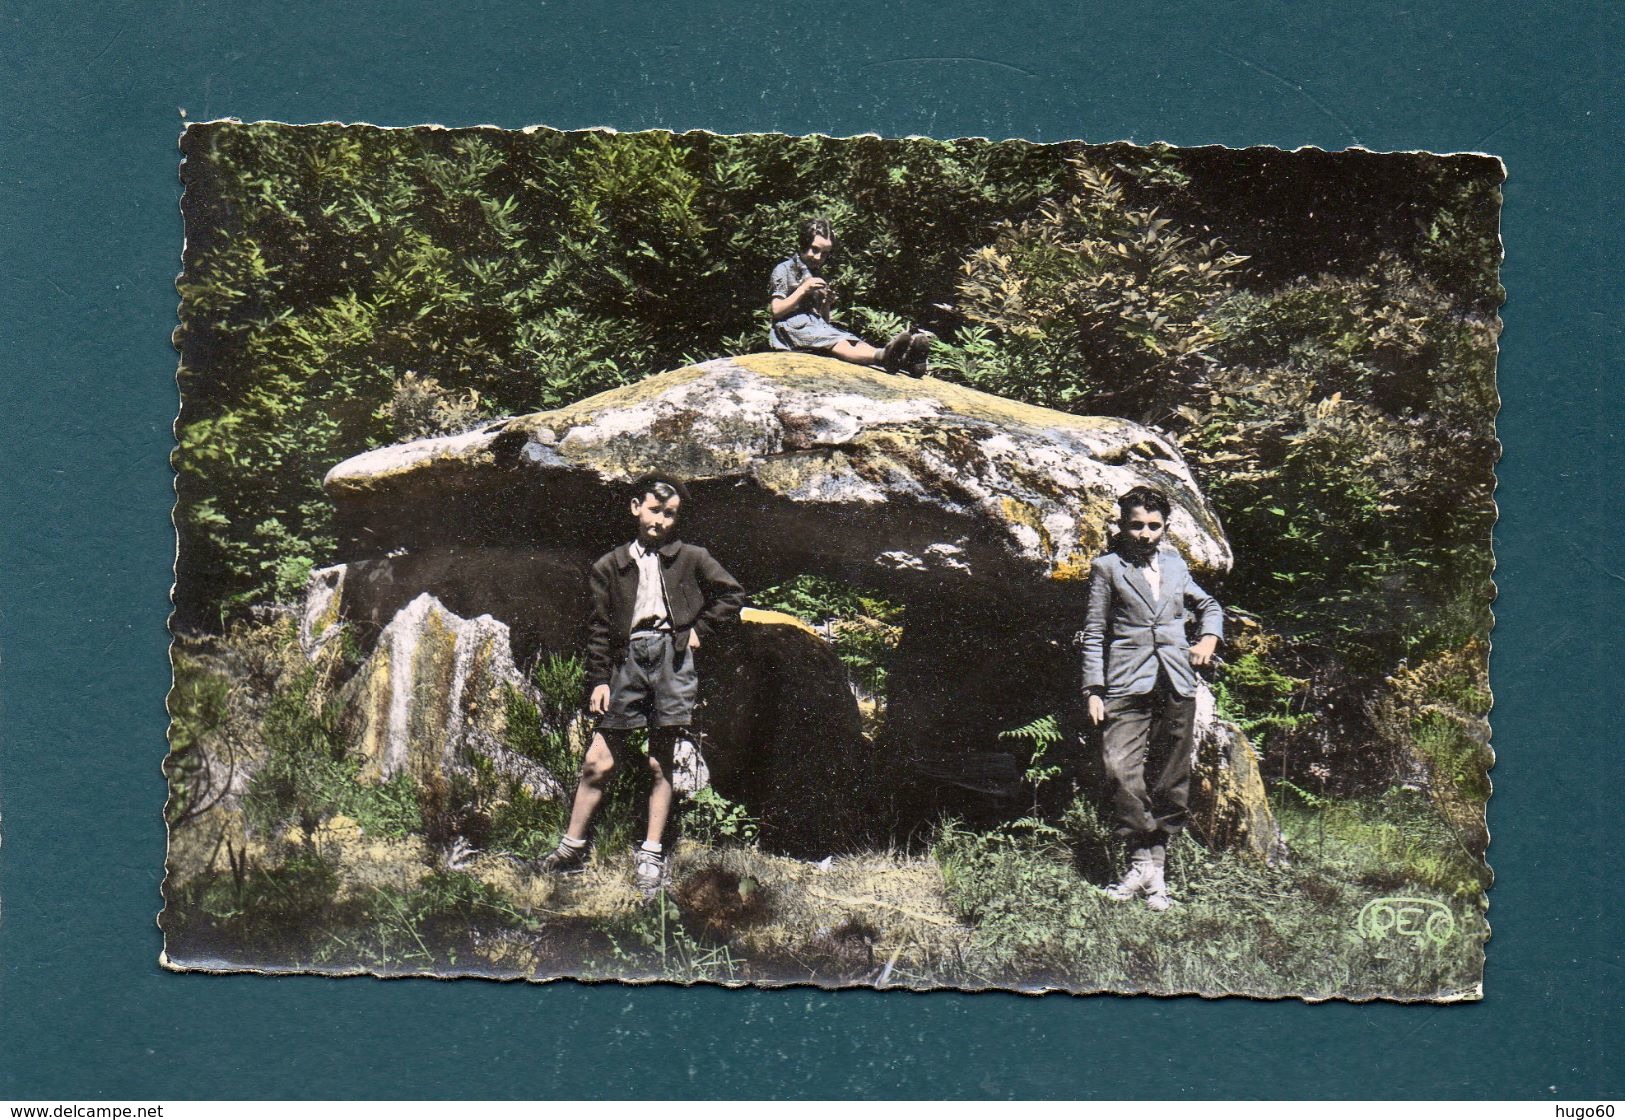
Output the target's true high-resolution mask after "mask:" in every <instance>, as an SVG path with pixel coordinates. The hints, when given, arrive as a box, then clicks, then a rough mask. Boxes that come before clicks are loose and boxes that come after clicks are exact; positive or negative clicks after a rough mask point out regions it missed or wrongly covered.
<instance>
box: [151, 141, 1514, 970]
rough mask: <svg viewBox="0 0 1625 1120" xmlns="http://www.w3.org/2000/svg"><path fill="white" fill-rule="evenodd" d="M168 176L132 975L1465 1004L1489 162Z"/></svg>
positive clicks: (467, 149)
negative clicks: (160, 674)
mask: <svg viewBox="0 0 1625 1120" xmlns="http://www.w3.org/2000/svg"><path fill="white" fill-rule="evenodd" d="M181 147H182V152H183V156H184V162H183V164H182V171H181V174H182V178H183V180H184V185H185V195H184V201H183V208H184V213H185V227H186V245H185V252H184V271H183V274H182V276H181V278H180V281H179V290H180V296H181V305H180V328H179V331H178V332H177V336H176V337H177V345H178V347H179V350H180V354H181V362H180V372H179V381H180V392H181V408H180V417H179V422H178V424H177V428H176V434H177V444H178V446H177V449H176V451H175V456H174V464H175V468H176V472H177V493H178V501H177V504H176V509H175V523H176V527H177V530H178V537H179V557H178V561H177V565H176V583H175V592H174V597H175V613H174V616H173V636H174V644H173V662H174V687H173V691H172V692H171V694H170V701H169V706H170V713H171V717H172V724H171V732H170V752H169V757H168V763H167V768H166V769H167V773H168V776H169V780H170V788H171V795H170V798H169V802H168V808H167V812H168V824H169V837H170V842H169V858H168V874H167V877H166V880H165V888H164V890H165V908H164V910H163V913H162V916H161V924H162V927H163V930H164V936H165V956H164V959H165V963H166V964H167V965H169V966H170V967H173V968H177V969H204V970H259V971H266V972H321V973H373V974H380V975H404V974H423V975H435V976H486V977H502V978H528V979H538V980H540V979H550V978H557V977H575V978H581V979H592V980H604V979H613V980H623V981H649V980H668V981H708V982H715V983H723V984H756V985H784V984H815V985H822V986H872V987H879V988H904V989H924V988H960V989H979V988H989V987H993V988H1004V989H1012V990H1019V991H1034V992H1036V991H1045V990H1063V991H1071V992H1151V993H1190V992H1194V993H1202V994H1208V995H1220V994H1240V995H1252V996H1296V997H1304V998H1309V999H1325V998H1346V999H1357V1000H1363V999H1372V998H1387V999H1399V1000H1441V1001H1442V1000H1460V999H1474V998H1478V997H1479V996H1480V995H1481V993H1482V986H1481V981H1482V975H1483V960H1484V947H1485V943H1486V941H1487V939H1488V936H1489V927H1488V923H1487V920H1486V913H1487V906H1488V902H1487V898H1488V896H1487V891H1488V887H1489V883H1490V872H1489V868H1488V865H1487V863H1486V858H1485V857H1486V850H1487V846H1488V839H1489V837H1488V832H1487V831H1486V827H1485V808H1486V802H1487V799H1488V796H1489V791H1490V783H1489V777H1488V774H1489V768H1490V764H1491V752H1490V748H1489V728H1488V722H1487V719H1488V712H1489V706H1490V695H1489V688H1488V678H1487V659H1488V648H1489V645H1488V642H1489V631H1490V624H1491V614H1490V608H1491V601H1492V596H1493V587H1492V584H1491V573H1492V556H1491V551H1490V532H1491V527H1492V525H1493V522H1494V518H1495V507H1494V502H1493V492H1494V485H1495V478H1494V466H1495V460H1496V455H1497V448H1498V445H1497V443H1496V438H1495V413H1496V407H1497V396H1496V389H1495V359H1496V339H1497V332H1498V330H1499V320H1498V317H1497V309H1498V307H1499V306H1500V302H1501V289H1500V287H1499V284H1498V280H1497V271H1498V266H1499V261H1500V242H1499V237H1498V219H1499V209H1500V184H1501V182H1502V178H1503V171H1502V167H1501V164H1500V163H1499V161H1497V160H1496V159H1494V158H1492V157H1488V156H1478V155H1455V156H1438V155H1429V154H1425V153H1398V154H1379V153H1372V152H1364V151H1350V152H1337V153H1330V152H1322V151H1309V150H1305V151H1297V152H1283V151H1280V150H1276V149H1247V150H1236V149H1226V148H1218V147H1210V148H1193V149H1179V148H1170V147H1166V146H1150V147H1141V146H1133V145H1128V144H1107V145H1090V144H1083V143H1066V144H1049V145H1041V144H1033V143H1028V142H1023V141H1002V142H992V141H987V140H952V141H942V140H932V139H924V138H909V139H884V138H880V137H874V136H861V137H853V138H848V139H836V138H830V137H823V136H811V137H794V136H783V135H747V136H719V135H714V134H710V133H699V132H695V133H687V134H682V135H673V134H670V133H661V132H647V133H636V134H618V133H615V132H610V131H585V132H573V133H571V132H558V131H553V130H548V129H530V130H525V131H522V132H508V131H501V130H496V129H488V128H487V129H455V130H448V129H441V128H428V127H425V128H409V129H381V128H374V127H370V126H345V125H331V124H330V125H319V126H290V125H283V124H274V123H261V124H243V123H240V122H236V121H217V122H211V123H205V124H199V125H193V126H190V127H188V128H187V129H186V131H185V133H184V136H183V138H182V143H181Z"/></svg>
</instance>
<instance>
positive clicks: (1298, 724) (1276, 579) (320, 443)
mask: <svg viewBox="0 0 1625 1120" xmlns="http://www.w3.org/2000/svg"><path fill="white" fill-rule="evenodd" d="M183 147H184V152H185V156H186V162H185V164H184V168H183V178H184V180H185V184H186V193H185V197H184V209H185V216H186V227H187V238H188V240H187V245H186V250H185V271H184V274H183V278H182V280H181V282H180V285H179V287H180V292H181V297H182V311H181V323H182V325H181V328H180V330H179V332H178V334H177V339H178V344H179V346H180V350H181V354H182V361H181V368H180V373H179V380H180V387H181V393H182V408H181V414H180V420H179V423H178V425H177V435H178V441H179V446H178V448H177V450H176V452H175V459H174V462H175V466H176V469H177V474H178V481H177V488H178V493H179V504H178V506H177V512H176V523H177V527H178V529H179V540H180V560H179V566H178V573H179V575H178V581H177V588H176V592H175V595H176V615H175V625H176V627H177V629H178V630H181V631H183V632H192V631H211V630H216V631H217V630H220V629H223V628H225V627H227V626H228V625H230V624H231V623H232V621H233V620H234V619H237V618H240V617H243V616H245V615H246V614H247V613H249V612H250V611H251V609H252V608H254V607H255V606H257V605H263V604H267V603H272V602H278V601H280V602H288V601H291V600H293V599H294V598H296V597H297V595H298V594H299V593H300V591H301V590H302V588H303V585H304V581H305V577H306V575H307V574H308V572H309V571H310V569H311V567H312V565H313V564H320V563H323V562H325V561H326V560H327V559H328V558H329V557H330V556H331V554H332V550H333V538H332V528H331V508H330V506H329V504H328V502H327V501H326V499H325V498H324V496H323V494H322V492H321V488H320V481H321V477H322V475H323V474H324V473H325V472H326V471H327V469H328V468H329V467H331V466H332V465H333V464H334V463H336V462H338V461H340V460H341V459H344V458H346V457H348V456H350V455H353V454H355V453H357V452H359V451H362V450H364V449H366V448H369V447H373V446H376V445H379V444H381V443H387V442H391V441H393V440H396V439H400V438H408V437H413V436H419V435H425V434H431V433H435V432H447V431H455V430H459V429H460V428H464V427H468V426H471V425H473V424H475V423H478V422H480V421H481V420H483V419H484V418H487V417H489V416H493V415H504V414H513V413H523V412H533V411H537V410H540V409H545V408H551V407H555V406H558V405H561V404H564V403H567V402H570V401H574V400H577V399H579V398H582V397H584V396H587V395H589V394H591V393H595V392H598V391H601V390H603V389H607V388H611V387H614V386H617V385H621V384H625V383H628V382H630V381H635V380H637V379H639V378H642V377H644V376H647V375H650V374H654V373H659V372H662V371H664V370H668V369H671V368H674V367H676V366H679V365H682V364H685V363H687V362H691V361H696V360H703V359H705V358H710V357H715V356H719V355H723V354H731V353H745V352H751V351H758V350H762V349H765V348H766V339H767V333H766V332H767V326H768V320H767V310H766V305H767V277H768V274H769V272H770V270H771V268H772V266H773V264H774V263H775V262H777V261H778V260H781V259H783V258H784V257H785V256H787V255H789V253H790V252H791V251H792V250H793V249H794V248H795V233H794V230H795V226H796V224H797V222H798V221H800V220H801V219H802V218H804V217H807V216H810V215H825V216H828V217H829V218H830V219H831V220H832V221H833V223H834V225H835V228H836V230H837V231H838V234H839V237H840V241H839V244H838V251H837V257H836V262H835V265H834V268H833V270H832V273H831V276H832V280H833V283H834V284H835V286H836V288H837V289H838V292H839V298H840V303H841V306H842V308H843V314H844V318H845V319H846V321H847V322H848V324H849V325H850V326H852V327H853V328H855V329H857V330H858V331H859V332H860V333H864V334H866V335H868V336H870V337H872V338H880V337H882V336H884V335H885V334H886V333H887V332H889V331H890V330H892V329H894V328H895V327H896V326H898V325H900V324H901V323H903V322H917V323H923V324H925V325H928V326H930V327H932V328H933V329H934V330H936V331H937V332H939V334H940V335H941V337H942V340H943V341H942V344H941V345H940V346H939V347H938V349H937V353H936V355H935V357H934V372H935V375H936V376H938V377H941V378H944V379H947V380H953V381H956V382H960V383H963V384H967V385H970V386H973V387H976V388H979V389H985V390H987V391H990V392H995V393H999V394H1001V395H1004V396H1009V397H1014V398H1019V399H1023V400H1028V401H1032V402H1035V403H1039V404H1043V405H1047V406H1050V407H1054V408H1060V409H1065V410H1069V411H1073V412H1079V413H1089V414H1111V415H1120V416H1127V417H1131V418H1134V419H1137V420H1141V421H1144V422H1146V423H1150V424H1153V425H1156V426H1158V427H1159V428H1161V429H1162V430H1164V431H1165V432H1167V433H1168V434H1169V435H1170V436H1171V437H1172V438H1173V439H1175V440H1177V441H1178V443H1179V444H1180V446H1181V447H1182V448H1183V450H1184V453H1185V455H1186V456H1187V458H1188V459H1189V461H1190V462H1191V464H1192V467H1193V469H1194V470H1195V472H1196V475H1197V478H1198V480H1199V482H1200V483H1201V485H1202V486H1203V488H1204V490H1205V491H1206V493H1207V495H1208V497H1209V498H1210V500H1211V501H1212V502H1213V504H1214V506H1215V507H1216V508H1217V510H1218V511H1219V514H1220V516H1221V518H1222V519H1223V521H1224V524H1225V527H1226V530H1227V532H1228V534H1229V537H1230V540H1231V543H1232V545H1233V547H1234V550H1235V554H1236V557H1237V563H1236V567H1235V570H1234V571H1233V572H1232V573H1231V574H1230V576H1229V577H1228V579H1227V580H1225V581H1224V583H1223V585H1222V586H1220V587H1219V588H1218V589H1217V593H1218V594H1219V595H1220V597H1221V600H1222V601H1223V602H1224V603H1225V604H1226V606H1227V608H1228V609H1229V610H1230V611H1231V612H1232V614H1233V615H1234V616H1235V618H1236V619H1237V620H1238V623H1239V624H1238V625H1237V626H1236V627H1235V628H1234V637H1233V640H1232V641H1231V642H1230V643H1229V645H1228V647H1227V650H1226V663H1225V665H1224V667H1223V669H1222V670H1221V673H1220V676H1219V679H1218V681H1217V683H1216V691H1217V693H1218V695H1219V699H1220V702H1221V704H1222V705H1223V707H1224V710H1225V711H1226V713H1227V714H1228V715H1230V716H1231V717H1232V718H1234V719H1236V720H1237V721H1238V722H1240V723H1241V724H1242V725H1243V726H1244V727H1245V728H1246V729H1247V730H1248V731H1249V732H1251V733H1252V735H1253V737H1254V740H1255V742H1257V743H1258V744H1259V745H1260V746H1261V748H1262V750H1263V752H1264V755H1265V761H1266V767H1267V770H1268V772H1269V773H1270V775H1271V777H1272V779H1274V780H1275V782H1276V785H1277V788H1279V789H1290V790H1292V791H1294V793H1295V795H1296V796H1300V797H1301V798H1303V799H1304V800H1305V801H1306V803H1308V804H1310V805H1315V804H1321V803H1324V799H1325V798H1327V797H1328V796H1337V795H1354V794H1359V793H1363V792H1372V791H1380V790H1382V789H1384V788H1387V787H1389V786H1391V785H1394V784H1396V783H1408V784H1411V785H1413V786H1418V785H1419V786H1422V787H1425V788H1427V789H1428V791H1429V792H1430V793H1431V795H1432V796H1433V799H1434V801H1435V803H1436V804H1437V805H1438V807H1439V808H1440V809H1441V810H1443V812H1444V815H1445V817H1446V818H1448V819H1449V820H1450V821H1451V822H1452V825H1453V827H1454V828H1455V829H1456V832H1457V835H1458V837H1459V838H1460V839H1461V840H1462V842H1463V844H1464V846H1465V847H1466V848H1467V849H1468V850H1470V851H1472V852H1473V853H1474V854H1475V855H1476V854H1481V853H1482V850H1483V844H1484V843H1485V840H1486V837H1485V835H1484V833H1483V830H1482V804H1483V799H1484V797H1485V796H1486V795H1487V793H1488V783H1487V769H1488V763H1489V754H1488V748H1487V744H1486V734H1487V732H1486V729H1485V727H1484V724H1483V717H1484V715H1485V713H1486V712H1487V710H1488V704H1489V696H1488V690H1487V677H1486V660H1487V637H1488V632H1489V625H1490V616H1489V607H1490V602H1491V597H1492V592H1493V589H1492V585H1491V583H1490V572H1491V562H1492V560H1491V553H1490V531H1491V526H1492V523H1493V519H1494V506H1493V487H1494V475H1493V467H1494V461H1495V456H1496V452H1497V444H1496V442H1495V438H1494V416H1495V409H1496V400H1497V398H1496V393H1495V387H1494V360H1495V352H1496V346H1495V339H1496V333H1497V330H1498V321H1497V319H1496V315H1495V312H1496V308H1497V307H1498V306H1499V303H1500V299H1501V290H1500V288H1499V286H1498V284H1497V280H1496V271H1497V266H1498V261H1499V256H1500V250H1499V241H1498V237H1497V215H1498V208H1499V183H1500V181H1501V177H1502V176H1501V169H1500V166H1499V164H1498V163H1497V162H1496V161H1494V160H1492V159H1488V158H1485V157H1472V156H1461V157H1450V158H1441V157H1436V156H1428V155H1405V154H1400V155H1378V154H1372V153H1361V152H1351V153H1323V152H1315V151H1302V152H1291V153H1288V152H1281V151H1277V150H1271V149H1250V150H1245V151H1235V150H1229V149H1221V148H1201V149H1172V148H1159V147H1152V148H1138V147H1131V146H1128V145H1107V146H1085V145H1081V144H1062V145H1034V144H1029V143H1025V142H1019V141H1007V142H1002V143H989V142H986V141H953V142H942V141H932V140H923V139H912V140H882V139H879V138H873V137H859V138H855V139H848V140H836V139H830V138H824V137H810V138H792V137H784V136H776V135H758V136H741V137H721V136H714V135H709V134H704V133H689V134H684V135H675V136H674V135H670V134H665V133H639V134H632V135H619V134H613V133H603V132H598V133H569V134H566V133H558V132H551V131H534V132H529V133H506V132H499V131H495V130H460V131H429V130H394V131H389V130H379V129H372V128H351V127H342V126H317V127H298V128H295V127H289V126H283V125H237V124H230V123H224V124H213V125H203V126H193V127H192V128H189V129H188V130H187V133H186V135H185V139H184V141H183ZM815 590H816V589H815ZM829 594H830V595H836V594H838V592H837V591H830V592H829Z"/></svg>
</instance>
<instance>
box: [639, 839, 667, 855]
mask: <svg viewBox="0 0 1625 1120" xmlns="http://www.w3.org/2000/svg"><path fill="white" fill-rule="evenodd" d="M643 850H644V851H646V852H653V853H654V854H655V855H659V854H660V853H661V852H662V851H664V850H665V846H664V845H662V844H656V843H655V842H654V841H652V840H645V841H644V842H643Z"/></svg>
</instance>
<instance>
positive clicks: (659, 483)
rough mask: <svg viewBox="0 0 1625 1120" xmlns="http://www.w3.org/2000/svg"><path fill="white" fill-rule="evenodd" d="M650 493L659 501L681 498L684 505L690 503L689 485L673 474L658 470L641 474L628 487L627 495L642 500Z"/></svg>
mask: <svg viewBox="0 0 1625 1120" xmlns="http://www.w3.org/2000/svg"><path fill="white" fill-rule="evenodd" d="M650 494H653V495H654V496H655V500H656V501H658V502H664V501H668V500H670V499H672V498H681V499H682V501H683V504H684V505H687V504H688V487H686V486H684V485H683V484H682V482H681V481H679V480H678V479H676V478H673V477H672V476H671V475H669V474H662V473H660V472H658V471H654V472H651V473H649V474H645V475H640V476H639V477H638V478H637V479H636V480H634V481H633V483H632V485H631V486H629V487H627V497H629V498H631V499H632V501H634V502H641V501H643V499H644V498H646V497H648V496H649V495H650Z"/></svg>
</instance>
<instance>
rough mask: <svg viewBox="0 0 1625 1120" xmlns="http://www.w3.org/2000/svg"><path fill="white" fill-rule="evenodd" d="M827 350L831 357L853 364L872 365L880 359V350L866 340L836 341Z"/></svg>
mask: <svg viewBox="0 0 1625 1120" xmlns="http://www.w3.org/2000/svg"><path fill="white" fill-rule="evenodd" d="M829 352H830V356H831V357H835V358H839V359H841V361H843V362H852V363H853V364H854V365H860V366H872V365H874V364H875V363H877V362H879V361H880V351H879V350H878V349H876V348H875V347H873V346H870V345H869V344H868V343H867V342H837V343H836V344H835V345H834V346H832V347H830V349H829Z"/></svg>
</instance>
